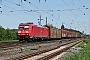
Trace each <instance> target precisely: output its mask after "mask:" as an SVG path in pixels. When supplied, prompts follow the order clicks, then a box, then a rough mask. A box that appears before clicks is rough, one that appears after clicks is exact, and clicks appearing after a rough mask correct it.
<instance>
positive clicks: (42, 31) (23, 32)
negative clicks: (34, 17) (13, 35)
mask: <svg viewBox="0 0 90 60" xmlns="http://www.w3.org/2000/svg"><path fill="white" fill-rule="evenodd" d="M48 31H49V29H48V28H47V27H39V26H36V25H34V24H33V23H21V24H19V26H18V36H17V38H18V39H19V41H23V40H25V41H30V40H35V39H36V40H38V39H43V38H48V36H49V32H48Z"/></svg>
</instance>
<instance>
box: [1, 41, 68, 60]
mask: <svg viewBox="0 0 90 60" xmlns="http://www.w3.org/2000/svg"><path fill="white" fill-rule="evenodd" d="M66 40H68V39H66ZM60 41H61V40H57V41H56V40H55V41H41V42H29V43H28V42H24V43H21V42H17V43H12V42H10V43H1V45H0V59H2V60H6V59H10V58H12V57H13V58H14V57H17V56H21V55H23V54H25V53H28V51H29V52H34V51H38V50H42V49H44V48H46V47H50V46H54V45H56V44H58V42H60ZM64 41H65V40H63V42H64ZM41 46H42V47H41Z"/></svg>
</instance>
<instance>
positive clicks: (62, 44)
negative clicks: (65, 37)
mask: <svg viewBox="0 0 90 60" xmlns="http://www.w3.org/2000/svg"><path fill="white" fill-rule="evenodd" d="M79 41H80V40H79ZM81 41H82V40H81ZM73 42H77V40H73V41H70V42H67V43H65V42H64V43H58V44H54V45H53V44H52V45H50V46H48V47H44V48H42V49H38V50H35V51H34V50H33V51H31V50H30V51H28V52H27V53H24V54H22V55H20V56H17V57H14V58H10V59H9V60H19V59H21V60H22V59H25V58H28V57H33V56H36V55H39V54H42V53H45V52H48V51H51V50H54V49H58V48H60V47H61V46H64V45H67V44H70V43H73ZM78 43H79V42H78ZM76 44H77V43H76ZM47 45H48V44H47ZM74 45H75V44H74ZM70 47H72V46H70ZM70 47H67V48H64V49H62V50H60V51H61V52H63V51H65V50H67V49H69V48H70ZM56 54H57V53H55V54H54V55H56ZM47 56H48V55H47ZM50 56H51V58H52V57H53V54H50ZM45 57H46V56H45ZM43 58H44V57H43ZM38 60H39V59H38ZM40 60H43V59H42V58H40Z"/></svg>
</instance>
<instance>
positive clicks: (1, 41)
mask: <svg viewBox="0 0 90 60" xmlns="http://www.w3.org/2000/svg"><path fill="white" fill-rule="evenodd" d="M18 41H19V40H1V41H0V42H18Z"/></svg>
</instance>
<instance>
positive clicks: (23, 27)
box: [19, 26, 29, 29]
mask: <svg viewBox="0 0 90 60" xmlns="http://www.w3.org/2000/svg"><path fill="white" fill-rule="evenodd" d="M19 28H20V29H28V28H29V26H19Z"/></svg>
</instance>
